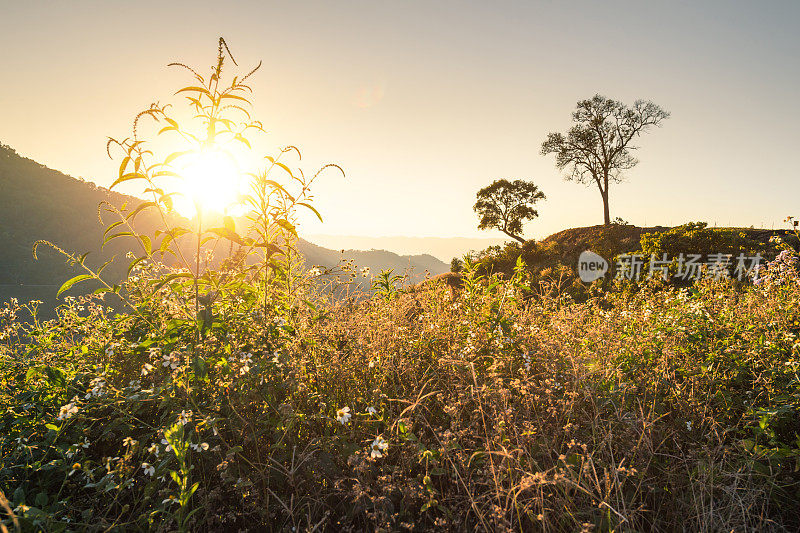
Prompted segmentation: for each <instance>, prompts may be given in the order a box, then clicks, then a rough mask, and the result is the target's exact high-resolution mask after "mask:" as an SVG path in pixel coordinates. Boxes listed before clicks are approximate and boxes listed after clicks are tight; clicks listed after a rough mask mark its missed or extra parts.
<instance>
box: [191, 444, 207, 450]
mask: <svg viewBox="0 0 800 533" xmlns="http://www.w3.org/2000/svg"><path fill="white" fill-rule="evenodd" d="M189 447H190V448H191V449H193V450H194V451H196V452H204V451H206V450H207V449H208V443H207V442H201V443H200V444H195V443H193V442H191V443H189Z"/></svg>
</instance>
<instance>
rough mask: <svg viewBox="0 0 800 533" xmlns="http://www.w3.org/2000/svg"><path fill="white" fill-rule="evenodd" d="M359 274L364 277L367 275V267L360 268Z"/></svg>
mask: <svg viewBox="0 0 800 533" xmlns="http://www.w3.org/2000/svg"><path fill="white" fill-rule="evenodd" d="M361 275H362V276H363V277H365V278H367V277H369V267H364V268H362V269H361Z"/></svg>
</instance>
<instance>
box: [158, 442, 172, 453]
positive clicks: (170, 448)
mask: <svg viewBox="0 0 800 533" xmlns="http://www.w3.org/2000/svg"><path fill="white" fill-rule="evenodd" d="M161 444H163V445H164V446H166V447H165V448H164V451H165V452H171V451H172V446H171V445H170V443H169V441H167V439H161Z"/></svg>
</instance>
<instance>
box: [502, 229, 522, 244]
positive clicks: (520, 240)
mask: <svg viewBox="0 0 800 533" xmlns="http://www.w3.org/2000/svg"><path fill="white" fill-rule="evenodd" d="M500 231H502V232H503V233H505V234H506V235H508V236H509V237H511V238H512V239H516V240H518V241H519V242H520V243H522V244H525V239H523V238H522V237H518V236H516V235H514V234H513V233H510V232H508V231H506V230H500Z"/></svg>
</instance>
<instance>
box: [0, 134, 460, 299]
mask: <svg viewBox="0 0 800 533" xmlns="http://www.w3.org/2000/svg"><path fill="white" fill-rule="evenodd" d="M101 201H107V202H109V203H111V204H113V205H116V206H120V205H122V204H123V203H125V202H128V203H129V205H136V204H137V203H138V202H141V200H140V199H138V198H134V197H132V196H128V195H124V194H120V193H117V192H113V191H109V190H108V189H106V188H103V187H98V186H97V185H95V184H94V183H92V182H88V181H84V180H80V179H76V178H73V177H71V176H67V175H65V174H62V173H61V172H58V171H56V170H53V169H50V168H47V167H46V166H44V165H41V164H39V163H37V162H36V161H33V160H31V159H28V158H25V157H22V156H20V155H19V154H17V153H16V152H15V151H14V150H13V149H12V148H11V147H9V146H6V145H3V144H0V301H6V300H7V299H8V298H10V297H18V298H20V299H21V300H24V299H28V298H38V299H45V300H47V297H46V296H47V294H50V293H52V294H53V295H54V294H55V292H56V290H57V288H58V287H59V286H60V285H61V283H63V282H64V281H65V280H66V279H68V278H69V277H70V276H73V275H75V273H76V271H75V269H74V268H71V267H69V266H68V265H67V264H66V261H65V260H64V258H62V257H61V256H60V255H59V254H57V253H55V252H53V251H48V250H44V249H41V250H40V254H39V260H38V261H36V260H34V259H33V256H32V253H31V247H32V245H33V243H34V242H35V241H37V240H39V239H44V240H48V241H50V242H53V243H54V244H56V245H58V246H60V247H62V248H63V249H65V250H66V251H69V252H75V253H78V254H81V253H84V252H87V251H88V252H90V254H89V256H88V258H87V264H88V265H89V266H92V267H97V266H99V265H101V264H102V263H103V262H105V261H106V260H108V259H110V258H111V257H112V256H114V255H117V256H118V257H122V258H123V259H124V255H125V253H126V252H127V251H128V246H130V243H131V241H130V240H128V241H127V242H126V241H125V240H124V239H116V240H115V241H112V242H110V243H109V244H108V245H107V246H106V248H105V249H104V250H103V251H102V252H101V250H100V244H101V243H102V235H103V226H102V225H101V224H100V222H99V220H98V217H97V206H98V204H99V203H100V202H101ZM156 216H157V215H155V214H150V213H143V214H142V215H141V216H140V217H139V218H137V226H138V227H139V228H140V229H141V230H143V231H144V232H145V233H148V230H150V231H149V232H150V233H152V229H153V228H155V227H157V220H156V218H155V217H156ZM298 249H299V251H300V253H301V254H303V255H304V256H305V257H306V261H307V262H308V263H309V264H310V265H323V266H327V267H330V266H334V265H336V264H337V263H338V262H339V260H340V259H342V258H344V259H353V260H355V263H356V264H357V265H358V266H359V267H362V266H368V267H370V269H371V270H372V271H373V272H377V271H380V270H382V269H390V268H391V269H394V270H395V272H397V273H402V272H406V271H410V272H412V278H414V279H419V278H421V277H423V276H424V275H425V271H426V270H427V271H429V272H430V273H431V274H432V275H436V274H439V273H442V272H445V271H447V270H449V265H448V264H445V263H444V262H442V261H440V260H438V259H436V258H435V257H432V256H430V255H409V256H400V255H397V254H395V253H392V252H387V251H366V252H361V251H354V250H348V251H345V252H344V253H342V252H341V251H336V250H330V249H326V248H323V247H320V246H316V245H314V244H311V243H309V242H307V241H304V240H301V241H300V242H299V243H298ZM126 267H127V262H126V261H124V260H123V261H118V262H116V263H114V264H113V265H111V266H110V267H109V268H108V269H107V270H106V271H105V272H104V274H107V275H108V277H109V278H110V279H113V280H118V279H120V278H121V277H122V276H123V275H124V273H125V270H126Z"/></svg>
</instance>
